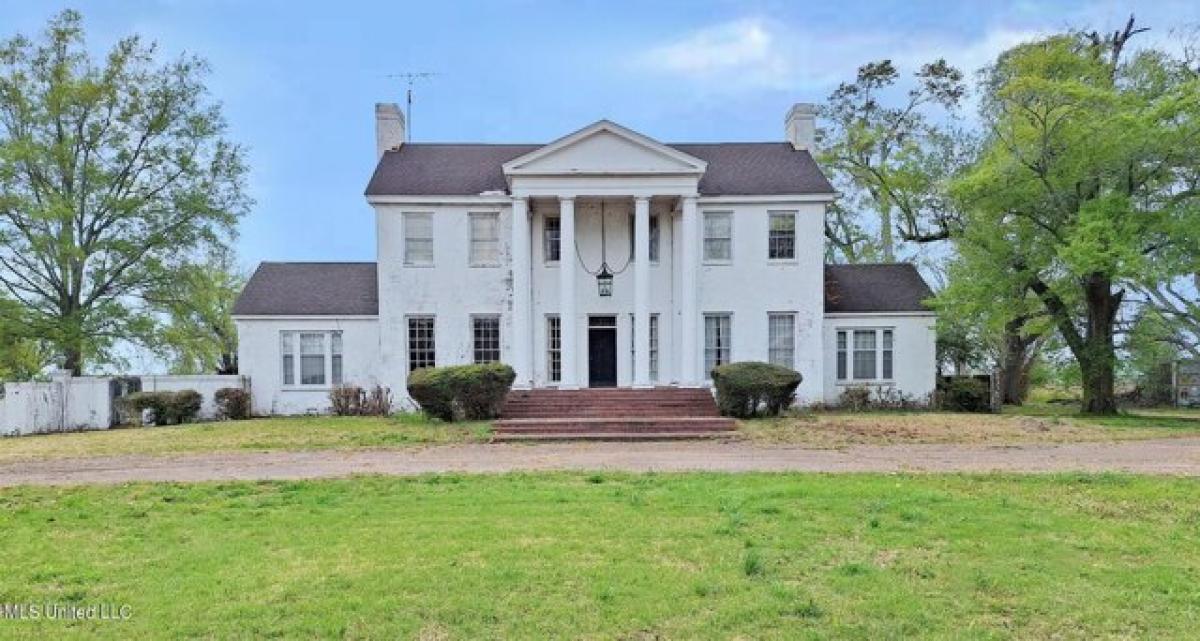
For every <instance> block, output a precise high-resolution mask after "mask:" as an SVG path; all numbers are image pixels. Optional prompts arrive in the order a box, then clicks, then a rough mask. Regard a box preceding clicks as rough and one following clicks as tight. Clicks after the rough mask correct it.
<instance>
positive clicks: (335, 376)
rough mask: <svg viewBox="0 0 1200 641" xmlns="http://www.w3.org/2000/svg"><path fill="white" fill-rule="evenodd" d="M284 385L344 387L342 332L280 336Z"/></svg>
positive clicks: (282, 334) (294, 332)
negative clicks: (342, 385)
mask: <svg viewBox="0 0 1200 641" xmlns="http://www.w3.org/2000/svg"><path fill="white" fill-rule="evenodd" d="M279 354H280V367H281V368H282V371H283V384H284V385H297V381H299V383H298V385H300V386H310V387H324V386H326V385H341V384H342V333H341V332H340V331H336V330H331V331H323V330H322V331H283V332H279Z"/></svg>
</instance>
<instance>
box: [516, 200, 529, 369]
mask: <svg viewBox="0 0 1200 641" xmlns="http://www.w3.org/2000/svg"><path fill="white" fill-rule="evenodd" d="M528 210H529V207H528V204H527V201H526V200H525V199H524V198H516V199H514V200H513V205H512V243H511V247H512V287H513V338H512V345H513V369H514V370H515V371H516V373H517V379H516V381H514V383H513V385H514V386H515V387H530V386H531V385H532V384H533V350H532V343H533V326H532V319H531V310H530V298H531V285H530V262H531V260H532V258H531V254H530V240H529V211H528Z"/></svg>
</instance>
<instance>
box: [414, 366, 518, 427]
mask: <svg viewBox="0 0 1200 641" xmlns="http://www.w3.org/2000/svg"><path fill="white" fill-rule="evenodd" d="M516 378H517V374H516V372H514V371H513V369H512V368H511V367H509V366H508V365H505V364H503V363H486V364H482V365H453V366H450V367H426V368H424V369H419V370H417V371H415V372H413V373H412V374H409V376H408V395H409V396H411V397H412V398H413V400H414V401H416V402H417V405H420V406H421V409H422V410H423V411H424V412H425V413H426V414H428V415H430V416H432V417H434V418H440V419H442V420H443V421H459V420H464V419H465V420H468V421H482V420H486V419H491V418H496V417H497V416H499V415H500V406H501V405H503V404H504V397H505V396H507V395H508V390H509V388H510V387H512V383H513V381H514V380H516Z"/></svg>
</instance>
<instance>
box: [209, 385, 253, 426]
mask: <svg viewBox="0 0 1200 641" xmlns="http://www.w3.org/2000/svg"><path fill="white" fill-rule="evenodd" d="M213 402H215V403H216V404H217V416H218V417H220V418H223V419H227V420H231V421H240V420H242V419H247V418H250V392H247V391H246V390H244V389H242V388H240V387H222V388H221V389H219V390H217V391H216V392H214V393H213Z"/></svg>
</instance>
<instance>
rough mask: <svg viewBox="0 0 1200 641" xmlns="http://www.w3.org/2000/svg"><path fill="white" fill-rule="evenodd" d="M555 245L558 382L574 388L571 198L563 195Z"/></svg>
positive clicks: (576, 342) (575, 323)
mask: <svg viewBox="0 0 1200 641" xmlns="http://www.w3.org/2000/svg"><path fill="white" fill-rule="evenodd" d="M558 210H559V213H558V216H559V234H560V236H559V243H560V251H561V253H562V257H561V259H560V260H559V261H558V301H559V303H558V304H559V318H560V319H561V322H560V325H561V328H562V332H561V334H562V335H561V339H562V345H561V347H562V352H561V353H562V379H561V380H560V381H559V385H558V386H559V388H561V389H576V388H578V387H579V383H578V376H577V374H578V367H577V366H576V358H575V357H576V355H577V354H576V352H577V351H578V349H579V340H578V339H577V338H576V329H577V326H578V318H576V316H575V263H576V260H575V199H574V197H570V196H564V197H560V198H559V199H558Z"/></svg>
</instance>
